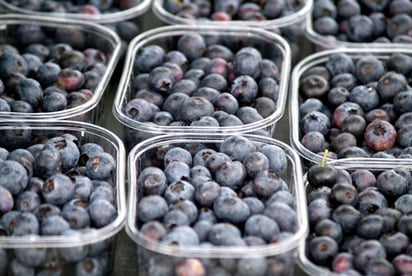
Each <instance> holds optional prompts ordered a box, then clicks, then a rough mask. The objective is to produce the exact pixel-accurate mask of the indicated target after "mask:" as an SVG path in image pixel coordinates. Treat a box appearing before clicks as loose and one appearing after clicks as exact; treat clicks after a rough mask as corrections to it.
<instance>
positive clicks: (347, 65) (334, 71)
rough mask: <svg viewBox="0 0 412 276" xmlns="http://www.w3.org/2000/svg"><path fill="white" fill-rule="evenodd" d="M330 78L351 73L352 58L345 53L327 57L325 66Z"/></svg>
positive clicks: (353, 66)
mask: <svg viewBox="0 0 412 276" xmlns="http://www.w3.org/2000/svg"><path fill="white" fill-rule="evenodd" d="M325 66H326V68H327V69H328V70H329V72H330V73H331V75H332V76H336V75H338V74H340V73H353V72H354V71H355V64H354V62H353V60H352V58H351V57H350V56H349V55H347V54H345V53H334V54H332V55H330V56H329V58H328V60H327V61H326V64H325Z"/></svg>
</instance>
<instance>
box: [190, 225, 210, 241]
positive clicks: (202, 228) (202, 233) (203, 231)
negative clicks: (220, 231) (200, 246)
mask: <svg viewBox="0 0 412 276" xmlns="http://www.w3.org/2000/svg"><path fill="white" fill-rule="evenodd" d="M212 226H213V223H212V222H210V221H209V220H199V221H197V222H196V223H195V224H194V225H193V229H194V230H195V231H196V233H197V235H198V236H199V240H200V242H203V241H206V240H207V236H208V234H209V231H210V229H211V228H212Z"/></svg>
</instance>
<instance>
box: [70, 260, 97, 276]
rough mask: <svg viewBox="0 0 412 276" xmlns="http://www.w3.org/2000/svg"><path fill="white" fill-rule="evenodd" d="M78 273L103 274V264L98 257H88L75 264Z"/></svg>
mask: <svg viewBox="0 0 412 276" xmlns="http://www.w3.org/2000/svg"><path fill="white" fill-rule="evenodd" d="M74 269H75V273H76V275H101V274H102V273H103V265H102V264H101V262H99V260H98V259H97V258H91V257H87V258H84V259H83V260H81V261H79V262H77V263H76V264H75V268H74Z"/></svg>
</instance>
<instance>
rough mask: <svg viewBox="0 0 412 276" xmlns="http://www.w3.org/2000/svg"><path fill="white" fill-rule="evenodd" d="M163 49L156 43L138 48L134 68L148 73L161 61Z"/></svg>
mask: <svg viewBox="0 0 412 276" xmlns="http://www.w3.org/2000/svg"><path fill="white" fill-rule="evenodd" d="M164 55H165V51H164V49H163V48H161V47H160V46H158V45H148V46H145V47H144V48H142V49H141V50H140V52H139V53H138V54H137V56H136V60H135V63H134V68H135V70H138V71H139V72H141V73H149V72H150V71H151V70H153V69H154V68H155V67H157V66H160V65H161V64H162V63H163V59H164Z"/></svg>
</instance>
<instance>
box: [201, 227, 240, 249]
mask: <svg viewBox="0 0 412 276" xmlns="http://www.w3.org/2000/svg"><path fill="white" fill-rule="evenodd" d="M230 237H235V238H240V237H241V232H240V230H239V229H238V228H237V227H236V226H234V225H233V224H231V223H227V222H220V223H216V224H214V225H213V227H212V228H211V229H210V231H209V234H208V240H209V241H210V242H211V243H212V244H214V245H221V244H223V243H224V240H225V239H228V238H230Z"/></svg>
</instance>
